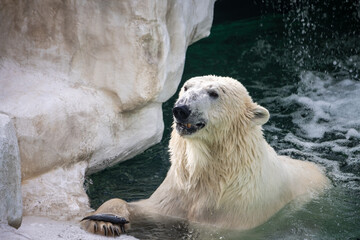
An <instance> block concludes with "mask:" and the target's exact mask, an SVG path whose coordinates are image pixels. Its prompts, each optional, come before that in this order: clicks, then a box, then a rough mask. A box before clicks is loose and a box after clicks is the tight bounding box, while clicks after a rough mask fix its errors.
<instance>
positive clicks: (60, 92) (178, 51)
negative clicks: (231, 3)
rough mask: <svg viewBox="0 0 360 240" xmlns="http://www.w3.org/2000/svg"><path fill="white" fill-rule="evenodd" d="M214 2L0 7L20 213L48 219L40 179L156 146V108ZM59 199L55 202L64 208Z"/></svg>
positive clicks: (0, 68) (47, 2)
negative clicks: (34, 191) (17, 157)
mask: <svg viewBox="0 0 360 240" xmlns="http://www.w3.org/2000/svg"><path fill="white" fill-rule="evenodd" d="M214 1H215V0H204V1H193V0H181V1H180V0H177V1H175V0H174V1H163V0H158V1H143V0H123V1H117V0H110V1H98V0H89V1H60V0H55V1H54V0H44V1H41V4H39V2H37V1H1V2H0V22H1V24H0V32H1V34H0V56H1V57H0V59H1V61H0V86H1V89H0V102H1V104H0V112H3V113H6V114H7V115H9V116H10V117H11V118H12V119H13V121H14V125H15V128H16V135H17V137H18V143H19V148H20V157H21V170H22V171H21V176H22V179H23V181H24V186H23V191H24V192H25V193H26V194H25V195H24V198H25V199H24V203H26V204H25V208H26V209H25V212H26V213H28V212H32V213H34V212H36V213H37V214H40V215H41V214H44V215H47V214H50V213H49V211H48V209H52V208H50V205H51V203H49V204H48V205H46V206H44V204H47V203H45V202H44V201H43V200H42V198H43V197H45V196H44V195H43V194H40V195H37V194H30V192H31V190H32V189H33V186H35V185H36V183H38V182H39V181H40V180H41V179H43V177H42V176H43V175H44V174H47V173H49V174H55V175H56V174H57V173H59V172H62V174H65V175H66V174H70V173H71V172H72V170H71V171H69V172H68V173H66V172H67V169H77V171H79V173H81V174H83V173H84V172H85V171H86V173H87V174H89V173H93V172H96V171H99V170H102V169H104V168H106V167H108V166H111V165H114V164H116V163H118V162H120V161H124V160H126V159H129V158H131V157H133V156H135V155H136V154H138V153H140V152H142V151H144V150H145V149H146V148H148V147H150V146H151V145H153V144H155V143H157V142H159V141H160V139H161V137H162V132H163V128H164V125H163V120H162V109H161V105H162V103H163V102H164V101H166V100H167V99H168V98H169V97H170V96H172V95H173V94H174V93H175V91H176V88H177V86H178V84H179V82H180V80H181V75H182V71H183V67H184V60H185V53H186V49H187V47H188V45H189V44H191V43H193V42H194V41H197V40H199V39H200V38H202V37H205V36H207V35H208V34H209V32H210V27H211V23H212V16H213V5H214ZM81 162H83V163H84V164H79V165H77V163H81ZM75 165H76V167H74V166H75ZM79 166H81V167H83V169H80V167H79ZM55 169H57V170H55ZM81 174H80V175H81ZM65 175H63V176H64V177H56V179H58V181H59V183H58V185H59V186H61V185H62V184H66V183H67V181H68V180H67V179H69V178H68V177H66V176H65ZM75 175H76V174H75ZM69 176H70V175H69ZM46 179H51V177H49V178H48V177H46ZM63 179H64V181H63ZM46 181H48V180H46ZM62 181H63V182H62ZM44 184H45V183H44ZM82 184H83V182H81V181H80V182H78V185H79V186H82ZM51 188H54V189H53V190H52V191H50V192H51V193H52V192H55V193H56V192H58V193H60V192H61V191H63V190H64V188H61V187H59V188H58V189H57V185H56V184H53V185H52V187H51ZM51 188H50V189H51ZM76 189H80V188H76ZM70 192H71V191H70ZM70 192H67V193H69V194H70ZM79 194H80V195H82V193H79ZM65 196H67V195H66V194H64V195H63V194H58V195H57V196H54V197H58V198H59V199H58V201H59V202H63V203H64V207H66V206H65V205H66V204H65V203H69V204H70V203H72V200H71V201H69V202H68V199H69V198H68V197H65ZM27 198H31V201H30V202H36V201H37V200H38V201H39V202H41V203H42V204H41V206H35V205H33V204H32V203H31V204H27V203H28V200H29V199H27ZM50 202H51V201H50ZM76 204H78V203H76ZM70 205H71V204H70ZM80 205H81V204H80ZM80 205H79V206H80ZM29 207H31V208H34V207H36V208H38V210H34V209H30V210H29V209H28V208H29ZM81 208H82V207H80V208H79V209H81ZM44 209H45V210H44ZM58 211H59V209H54V212H53V213H52V214H50V215H52V216H56V215H57V214H56V213H58ZM65 212H66V211H65ZM71 215H72V214H70V213H69V216H71Z"/></svg>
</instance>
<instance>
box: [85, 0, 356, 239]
mask: <svg viewBox="0 0 360 240" xmlns="http://www.w3.org/2000/svg"><path fill="white" fill-rule="evenodd" d="M304 2H306V1H304ZM330 2H332V1H330ZM352 3H354V5H349V4H352ZM346 4H348V5H346ZM356 4H358V5H356ZM343 5H344V6H342V7H341V9H340V5H339V4H338V5H329V4H325V3H324V4H321V3H320V1H315V4H314V5H311V4H308V5H306V4H305V5H301V4H299V6H296V7H294V8H290V9H287V11H286V12H284V13H281V14H279V13H276V14H274V13H273V14H267V13H264V14H263V15H262V16H259V17H256V18H251V19H245V20H238V21H232V22H222V23H219V24H217V25H214V26H213V28H212V32H211V35H210V37H209V38H206V39H203V40H201V41H199V42H197V43H195V44H194V45H192V46H190V47H189V49H188V52H187V58H186V64H185V69H184V74H183V82H184V81H185V80H187V79H189V78H191V77H194V76H200V75H208V74H215V75H221V76H230V77H233V78H236V79H238V80H239V81H241V82H242V84H243V85H244V86H245V87H246V88H247V89H248V91H249V92H250V95H251V96H252V97H253V99H254V101H256V102H258V103H259V104H261V105H262V106H264V107H266V108H267V109H268V110H269V111H270V113H271V118H270V121H269V122H268V123H267V124H266V125H265V126H264V134H265V137H266V139H267V141H268V142H269V143H270V145H271V146H272V147H274V148H275V150H276V151H277V152H278V153H279V154H283V155H288V156H290V157H293V158H297V159H301V160H306V161H311V162H315V163H317V164H319V165H321V166H322V167H324V168H325V170H326V174H327V176H328V177H329V178H330V179H331V180H332V182H333V187H332V188H331V189H330V190H329V191H327V192H326V193H325V194H324V195H323V196H321V197H319V198H316V199H314V200H313V201H311V202H310V203H308V204H306V205H305V206H303V207H301V208H300V209H297V210H296V211H295V210H294V208H293V206H292V205H291V204H290V205H289V206H287V207H285V208H284V209H282V210H281V211H280V212H279V213H278V214H276V215H275V216H274V217H273V218H271V219H270V220H269V221H268V222H267V223H265V224H263V225H261V226H259V227H257V228H256V229H253V230H250V231H246V232H236V231H235V232H232V231H221V230H216V229H215V230H214V229H213V230H209V229H202V228H201V227H196V228H194V227H192V226H191V227H190V226H189V225H188V224H187V223H186V222H184V223H176V224H175V223H174V224H173V223H169V224H166V223H153V224H151V223H149V224H148V225H146V224H145V225H136V224H135V225H134V226H133V229H132V230H131V232H130V233H129V234H131V235H133V236H135V237H138V238H140V239H359V238H360V145H359V144H360V40H359V39H360V34H359V31H360V23H359V18H360V10H359V5H360V3H357V2H356V1H350V3H349V1H345V2H344V4H343ZM334 9H335V10H334ZM278 12H279V11H278ZM357 14H358V15H357ZM175 98H176V97H174V98H172V99H170V100H169V101H168V102H166V103H164V105H163V110H164V121H165V132H164V136H163V140H162V141H161V143H159V144H157V145H155V146H153V147H152V148H150V149H148V150H146V151H145V152H144V153H143V154H140V155H138V156H136V157H135V158H133V159H131V160H128V161H126V162H124V163H121V164H118V165H116V166H114V167H112V168H110V169H106V170H104V171H102V172H99V173H96V174H93V175H90V176H88V178H87V187H88V191H87V192H88V194H89V196H90V199H91V205H92V207H93V208H97V207H98V206H99V205H100V204H101V203H103V202H104V201H106V200H108V199H110V198H114V197H120V198H122V199H125V200H126V201H133V200H137V199H143V198H147V197H149V196H150V195H151V193H152V192H153V191H154V190H155V189H156V188H157V187H158V186H159V185H160V183H161V182H162V180H163V179H164V177H165V175H166V173H167V170H168V168H169V166H170V164H169V154H168V152H167V149H168V148H167V145H168V141H169V135H170V130H171V129H170V126H171V121H172V117H171V108H172V106H173V104H174V99H175Z"/></svg>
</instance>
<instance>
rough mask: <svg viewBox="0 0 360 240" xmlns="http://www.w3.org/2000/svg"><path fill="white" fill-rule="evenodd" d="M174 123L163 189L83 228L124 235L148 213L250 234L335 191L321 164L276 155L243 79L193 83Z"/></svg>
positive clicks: (107, 208)
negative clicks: (293, 205)
mask: <svg viewBox="0 0 360 240" xmlns="http://www.w3.org/2000/svg"><path fill="white" fill-rule="evenodd" d="M173 116H174V122H173V126H172V127H173V131H172V133H171V139H170V143H169V149H170V156H171V158H170V161H171V167H170V169H169V171H168V173H167V176H166V178H165V180H164V181H163V183H162V184H161V185H160V186H159V187H158V189H157V190H156V191H155V192H154V193H153V194H152V195H151V197H150V198H149V199H145V200H141V201H138V202H131V203H127V202H125V201H123V200H121V199H112V200H109V201H107V202H105V203H104V204H103V205H102V206H100V207H99V209H98V210H96V211H95V212H94V213H92V214H91V215H90V216H88V217H86V218H85V219H84V221H82V225H83V228H85V229H87V230H88V231H90V232H94V233H98V234H105V235H109V234H110V235H114V234H116V235H119V234H120V233H121V232H123V231H124V230H125V229H124V228H123V226H124V225H125V224H126V223H127V220H129V221H130V222H133V221H137V220H136V219H137V217H138V216H139V213H148V214H150V215H162V216H173V217H178V218H181V219H186V220H188V221H189V222H197V223H201V224H206V225H213V226H217V227H220V228H226V229H238V230H246V229H250V228H254V227H256V226H258V225H260V224H262V223H264V222H265V221H267V220H268V219H269V218H270V217H271V216H272V215H274V214H275V213H276V212H277V211H279V210H280V209H281V208H282V207H284V206H285V205H286V204H287V203H289V202H290V201H292V200H293V199H295V198H296V197H299V196H307V197H311V196H313V194H317V193H319V192H321V191H323V190H324V189H325V188H326V187H327V186H329V180H328V179H327V178H326V176H325V175H324V174H323V173H322V171H321V170H320V169H319V168H318V167H317V166H316V165H315V164H313V163H311V162H305V161H300V160H294V159H290V158H289V157H286V156H279V155H277V154H276V152H275V151H274V149H273V148H272V147H270V145H269V144H268V143H267V142H266V140H265V139H264V137H263V132H262V125H263V124H265V123H266V122H267V121H268V119H269V112H268V111H267V110H266V109H265V108H263V107H261V106H259V105H258V104H257V103H254V102H253V101H252V99H251V97H250V96H249V94H248V92H247V90H246V89H245V87H244V86H243V85H242V84H241V83H240V82H238V81H237V80H235V79H232V78H229V77H218V76H202V77H195V78H192V79H190V80H188V81H187V82H186V83H185V84H184V86H183V87H182V89H181V91H180V94H179V98H178V100H177V101H176V103H175V106H174V108H173ZM112 214H113V215H112ZM114 215H116V216H120V217H123V218H121V219H122V220H123V221H121V220H120V221H119V218H117V217H116V216H114ZM115 218H116V219H115ZM128 226H129V224H126V225H125V228H127V227H128Z"/></svg>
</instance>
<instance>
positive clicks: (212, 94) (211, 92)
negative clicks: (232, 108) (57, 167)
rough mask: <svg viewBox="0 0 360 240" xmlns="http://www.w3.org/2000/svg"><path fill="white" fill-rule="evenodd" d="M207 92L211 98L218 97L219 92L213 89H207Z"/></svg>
mask: <svg viewBox="0 0 360 240" xmlns="http://www.w3.org/2000/svg"><path fill="white" fill-rule="evenodd" d="M208 94H209V96H210V97H212V98H218V97H219V94H218V93H217V92H215V91H214V90H211V91H208Z"/></svg>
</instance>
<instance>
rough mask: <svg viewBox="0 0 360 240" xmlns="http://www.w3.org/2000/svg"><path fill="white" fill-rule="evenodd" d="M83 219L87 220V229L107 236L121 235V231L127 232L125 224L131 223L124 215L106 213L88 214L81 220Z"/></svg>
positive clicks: (85, 226)
mask: <svg viewBox="0 0 360 240" xmlns="http://www.w3.org/2000/svg"><path fill="white" fill-rule="evenodd" d="M83 221H86V222H85V223H84V228H85V229H86V230H87V231H89V232H92V233H95V234H100V235H105V236H120V234H121V233H126V231H125V224H127V223H129V221H128V220H126V218H124V217H120V216H116V215H114V214H106V213H103V214H94V215H90V216H87V217H85V218H83V219H82V220H81V222H83Z"/></svg>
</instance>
